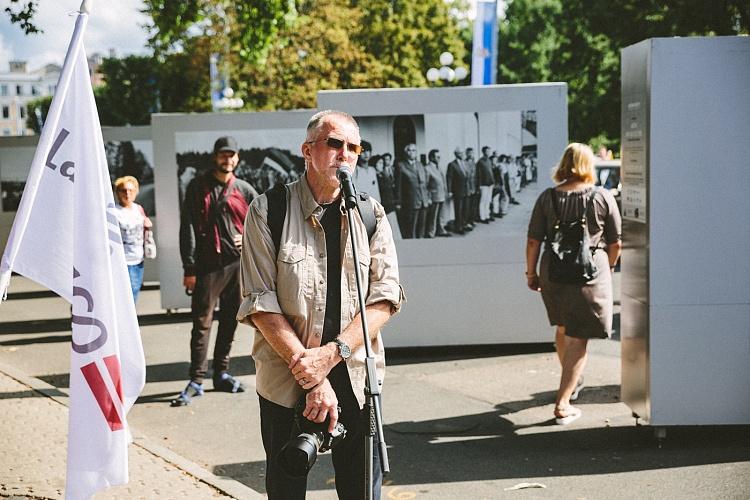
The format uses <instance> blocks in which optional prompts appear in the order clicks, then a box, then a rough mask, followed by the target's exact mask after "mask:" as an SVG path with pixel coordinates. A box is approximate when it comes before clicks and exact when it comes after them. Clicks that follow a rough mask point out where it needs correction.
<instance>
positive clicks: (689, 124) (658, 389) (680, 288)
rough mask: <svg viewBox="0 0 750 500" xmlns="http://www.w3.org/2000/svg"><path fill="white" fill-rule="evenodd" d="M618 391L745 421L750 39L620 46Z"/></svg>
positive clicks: (662, 407)
mask: <svg viewBox="0 0 750 500" xmlns="http://www.w3.org/2000/svg"><path fill="white" fill-rule="evenodd" d="M621 118H622V144H623V150H622V170H623V173H622V176H623V198H622V200H623V201H622V205H623V206H622V212H623V238H624V251H623V256H622V399H623V401H624V402H625V403H627V404H628V405H629V406H630V408H631V409H632V410H633V414H634V415H635V416H637V417H640V418H642V419H643V420H644V421H646V422H647V423H649V424H651V425H652V426H656V427H657V435H658V436H659V435H661V436H663V433H664V432H665V428H664V426H670V425H709V424H748V423H750V383H748V381H749V380H750V220H749V219H750V38H748V37H711V38H669V39H661V38H658V39H649V40H645V41H643V42H641V43H638V44H636V45H632V46H630V47H627V48H625V49H623V50H622V115H621Z"/></svg>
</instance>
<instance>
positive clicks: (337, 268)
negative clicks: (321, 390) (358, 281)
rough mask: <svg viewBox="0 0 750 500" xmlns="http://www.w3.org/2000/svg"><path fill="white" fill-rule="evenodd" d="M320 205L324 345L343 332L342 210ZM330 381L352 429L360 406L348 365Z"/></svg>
mask: <svg viewBox="0 0 750 500" xmlns="http://www.w3.org/2000/svg"><path fill="white" fill-rule="evenodd" d="M321 206H322V207H323V210H324V212H323V216H322V217H321V218H320V225H321V226H323V232H324V233H325V236H326V259H327V262H328V264H327V273H326V282H327V283H328V289H327V292H326V312H325V317H324V319H323V336H322V339H321V341H320V345H324V344H327V343H328V342H331V341H332V340H334V339H335V338H336V337H338V336H339V333H341V211H340V210H339V202H338V201H335V202H333V203H331V204H328V205H321ZM328 381H329V382H330V383H331V386H332V387H333V390H334V391H335V392H336V397H337V398H338V400H339V406H340V407H341V408H342V410H345V411H342V415H341V416H340V419H341V421H342V423H343V424H344V426H346V427H347V428H350V429H351V427H352V425H353V424H354V422H353V421H352V420H353V419H355V418H356V416H357V411H356V410H357V409H358V408H359V405H358V403H357V399H356V397H355V396H354V391H353V390H352V384H351V381H350V380H349V372H348V371H347V369H346V363H345V362H343V361H342V362H339V364H337V365H336V366H334V367H333V369H332V370H331V372H330V373H329V374H328Z"/></svg>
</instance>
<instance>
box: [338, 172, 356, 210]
mask: <svg viewBox="0 0 750 500" xmlns="http://www.w3.org/2000/svg"><path fill="white" fill-rule="evenodd" d="M336 177H337V178H338V179H339V183H340V184H341V191H342V194H341V195H342V196H343V197H344V206H345V207H346V208H354V207H356V206H357V190H356V189H355V188H354V181H353V180H352V171H351V170H350V169H349V165H346V164H344V165H341V166H340V167H339V168H338V170H336Z"/></svg>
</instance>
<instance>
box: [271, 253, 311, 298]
mask: <svg viewBox="0 0 750 500" xmlns="http://www.w3.org/2000/svg"><path fill="white" fill-rule="evenodd" d="M276 269H277V273H276V294H277V296H278V297H279V298H280V299H287V300H297V299H298V298H299V297H302V296H304V295H306V294H307V289H308V288H309V283H308V282H309V275H310V272H311V270H310V265H309V259H308V258H307V246H306V245H303V244H300V243H288V244H286V245H283V246H282V247H281V250H280V251H279V257H278V261H277V266H276Z"/></svg>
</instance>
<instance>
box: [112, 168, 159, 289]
mask: <svg viewBox="0 0 750 500" xmlns="http://www.w3.org/2000/svg"><path fill="white" fill-rule="evenodd" d="M115 193H116V195H117V202H118V205H116V206H115V208H116V210H115V213H116V214H117V222H119V224H120V235H121V237H122V245H123V247H124V249H125V262H126V263H127V265H128V274H129V275H130V288H131V289H132V291H133V301H137V299H138V292H139V291H140V290H141V285H142V284H143V243H144V232H145V230H146V229H150V228H151V226H152V224H151V220H150V219H149V218H148V217H146V213H145V212H144V211H143V207H141V206H140V205H139V204H137V203H136V202H135V197H136V196H138V180H137V179H136V178H135V177H133V176H130V175H126V176H125V177H120V178H119V179H117V180H116V181H115Z"/></svg>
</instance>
